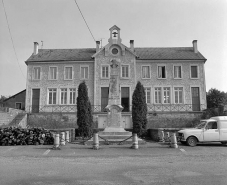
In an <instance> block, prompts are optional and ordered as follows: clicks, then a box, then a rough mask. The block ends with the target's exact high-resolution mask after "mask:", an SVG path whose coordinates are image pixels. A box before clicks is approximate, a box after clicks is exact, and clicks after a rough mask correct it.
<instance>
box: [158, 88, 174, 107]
mask: <svg viewBox="0 0 227 185" xmlns="http://www.w3.org/2000/svg"><path fill="white" fill-rule="evenodd" d="M154 97H155V101H154V103H160V104H161V103H162V104H167V103H171V93H170V87H155V88H154Z"/></svg>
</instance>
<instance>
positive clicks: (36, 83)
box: [26, 61, 94, 111]
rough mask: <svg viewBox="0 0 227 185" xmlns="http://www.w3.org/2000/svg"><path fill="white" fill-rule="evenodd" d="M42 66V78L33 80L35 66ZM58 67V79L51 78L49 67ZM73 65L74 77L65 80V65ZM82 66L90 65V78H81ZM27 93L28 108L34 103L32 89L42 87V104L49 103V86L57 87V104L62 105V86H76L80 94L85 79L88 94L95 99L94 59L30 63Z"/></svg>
mask: <svg viewBox="0 0 227 185" xmlns="http://www.w3.org/2000/svg"><path fill="white" fill-rule="evenodd" d="M35 66H37V67H41V79H40V80H33V77H32V73H33V67H35ZM51 66H54V67H58V72H57V80H49V78H48V75H49V67H51ZM66 66H70V67H73V79H72V80H64V67H66ZM81 66H88V67H89V78H88V79H81V78H80V68H81ZM27 71H28V76H27V94H26V110H27V111H28V110H29V108H30V107H29V106H31V104H32V89H40V106H44V105H47V104H48V88H57V105H60V88H76V96H77V95H78V92H77V90H78V86H79V84H80V83H81V82H83V81H85V82H86V85H87V87H88V96H89V98H90V101H91V102H93V101H94V61H86V62H67V61H65V62H64V63H60V64H57V63H53V64H51V63H48V64H42V65H40V64H29V65H28V67H27Z"/></svg>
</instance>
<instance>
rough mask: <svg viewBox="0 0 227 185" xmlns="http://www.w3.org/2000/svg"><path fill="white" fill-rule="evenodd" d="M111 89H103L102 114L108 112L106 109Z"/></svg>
mask: <svg viewBox="0 0 227 185" xmlns="http://www.w3.org/2000/svg"><path fill="white" fill-rule="evenodd" d="M108 99H109V87H101V112H106V110H105V108H106V106H107V105H108Z"/></svg>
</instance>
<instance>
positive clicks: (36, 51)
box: [33, 42, 39, 55]
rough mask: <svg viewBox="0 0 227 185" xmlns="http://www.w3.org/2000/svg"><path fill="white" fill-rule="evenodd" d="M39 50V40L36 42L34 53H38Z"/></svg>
mask: <svg viewBox="0 0 227 185" xmlns="http://www.w3.org/2000/svg"><path fill="white" fill-rule="evenodd" d="M38 50H39V43H38V42H34V52H33V54H34V55H37V54H38Z"/></svg>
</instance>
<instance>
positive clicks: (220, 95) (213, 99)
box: [207, 88, 227, 108]
mask: <svg viewBox="0 0 227 185" xmlns="http://www.w3.org/2000/svg"><path fill="white" fill-rule="evenodd" d="M225 104H227V93H225V92H223V91H222V92H221V91H219V90H217V89H215V88H211V89H210V90H209V91H208V92H207V108H218V107H219V106H223V105H225Z"/></svg>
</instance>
